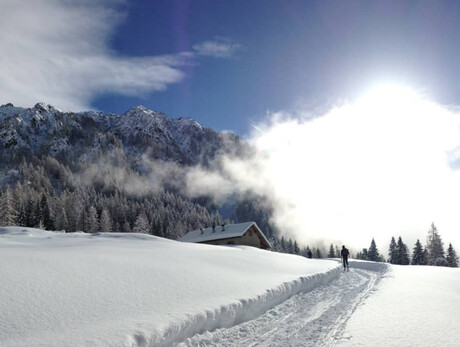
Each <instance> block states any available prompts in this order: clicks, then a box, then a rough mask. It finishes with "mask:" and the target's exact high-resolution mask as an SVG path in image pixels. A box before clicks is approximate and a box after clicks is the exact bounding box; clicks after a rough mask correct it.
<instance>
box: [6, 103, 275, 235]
mask: <svg viewBox="0 0 460 347" xmlns="http://www.w3.org/2000/svg"><path fill="white" fill-rule="evenodd" d="M250 152H251V148H250V146H249V144H247V143H246V142H245V141H244V140H243V139H240V138H239V137H237V136H235V135H234V134H232V133H219V132H216V131H214V130H212V129H209V128H205V127H203V126H202V125H201V124H199V123H198V122H196V121H195V120H193V119H190V118H177V119H171V118H168V117H167V116H166V115H165V114H163V113H161V112H157V111H153V110H149V109H147V108H145V107H143V106H136V107H133V108H131V109H130V110H128V111H127V112H126V113H123V114H121V115H117V114H111V113H110V114H103V113H101V112H94V111H88V112H62V111H60V110H58V109H57V108H55V107H53V106H50V105H46V104H43V103H39V104H36V105H35V106H34V107H32V108H22V107H15V106H13V105H12V104H6V105H2V106H0V225H19V226H25V227H43V228H46V229H56V228H57V229H59V230H66V231H79V230H82V231H85V232H95V231H104V230H105V231H125V232H130V231H133V230H137V231H140V232H145V233H150V234H152V235H158V236H164V237H169V238H173V239H175V238H177V237H180V236H182V235H183V233H184V232H186V231H188V230H195V229H197V228H199V227H208V226H210V225H211V224H212V223H215V224H220V223H222V222H223V221H224V220H223V218H232V219H233V220H234V221H248V220H254V221H256V222H257V223H258V225H259V226H260V227H262V228H264V231H265V232H266V233H267V235H268V236H272V235H273V232H272V228H271V227H270V226H269V225H268V221H269V219H270V214H269V213H268V212H266V211H265V208H264V207H262V206H263V204H261V203H258V201H256V199H251V200H245V201H238V200H237V199H232V201H231V202H230V203H227V204H226V205H224V206H218V205H216V204H215V203H214V202H213V199H212V198H211V197H209V196H200V197H196V196H193V197H190V196H189V195H188V192H187V189H186V184H185V178H186V173H187V170H188V169H190V168H191V167H195V166H197V165H200V166H203V167H206V168H209V169H211V168H212V169H218V166H219V165H220V164H219V157H220V155H221V154H225V153H231V154H232V155H240V156H241V155H246V154H247V153H250ZM223 207H225V208H223ZM221 212H224V213H225V215H224V217H222V216H221V214H220V213H221Z"/></svg>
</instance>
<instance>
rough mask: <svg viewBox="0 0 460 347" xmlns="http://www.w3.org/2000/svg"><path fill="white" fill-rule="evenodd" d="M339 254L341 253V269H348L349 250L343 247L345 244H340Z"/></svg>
mask: <svg viewBox="0 0 460 347" xmlns="http://www.w3.org/2000/svg"><path fill="white" fill-rule="evenodd" d="M340 255H341V257H342V261H343V269H344V270H347V269H349V266H348V256H349V255H350V252H348V249H347V248H346V247H345V245H343V246H342V250H341V251H340Z"/></svg>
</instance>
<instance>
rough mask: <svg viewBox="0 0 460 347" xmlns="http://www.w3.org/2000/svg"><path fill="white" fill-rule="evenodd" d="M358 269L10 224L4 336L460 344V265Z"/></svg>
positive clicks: (37, 340) (107, 342)
mask: <svg viewBox="0 0 460 347" xmlns="http://www.w3.org/2000/svg"><path fill="white" fill-rule="evenodd" d="M351 267H352V269H351V271H350V272H345V273H344V272H343V271H342V270H341V268H340V264H339V263H338V262H337V261H335V260H310V259H305V258H302V257H299V256H293V255H286V254H277V253H273V252H268V251H262V250H258V249H254V248H250V247H221V246H208V245H198V244H189V243H180V242H175V241H170V240H165V239H162V238H158V237H153V236H149V235H142V234H95V235H90V234H83V233H74V234H64V233H54V232H49V231H43V230H37V229H28V228H19V227H8V228H3V227H0V278H1V281H0V346H137V345H141V346H149V345H151V346H171V345H173V346H174V345H179V346H216V345H217V346H333V345H338V346H370V345H373V346H379V345H381V346H384V345H385V346H411V345H413V346H433V345H438V346H441V345H442V346H457V345H458V341H459V340H460V335H459V332H458V326H460V315H459V314H458V312H460V276H459V275H460V270H459V269H448V268H431V267H398V266H389V267H388V266H386V265H385V264H378V263H370V262H359V261H353V262H351ZM387 268H389V270H388V271H387ZM456 328H457V329H456Z"/></svg>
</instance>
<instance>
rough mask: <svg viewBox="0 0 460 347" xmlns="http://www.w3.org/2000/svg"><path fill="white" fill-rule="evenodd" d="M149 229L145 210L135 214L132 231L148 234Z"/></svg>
mask: <svg viewBox="0 0 460 347" xmlns="http://www.w3.org/2000/svg"><path fill="white" fill-rule="evenodd" d="M149 230H150V225H149V220H148V219H147V216H146V214H145V212H144V211H142V212H141V213H139V215H138V216H137V219H136V222H135V223H134V228H133V232H134V233H142V234H148V232H149Z"/></svg>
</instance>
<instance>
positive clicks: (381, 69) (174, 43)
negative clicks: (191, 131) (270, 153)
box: [94, 0, 460, 133]
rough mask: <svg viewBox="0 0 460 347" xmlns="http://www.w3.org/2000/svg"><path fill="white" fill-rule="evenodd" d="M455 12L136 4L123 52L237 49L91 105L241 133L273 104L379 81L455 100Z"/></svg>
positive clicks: (333, 4)
mask: <svg viewBox="0 0 460 347" xmlns="http://www.w3.org/2000/svg"><path fill="white" fill-rule="evenodd" d="M459 10H460V9H459V4H458V3H456V2H454V1H452V2H448V1H447V2H434V1H421V2H420V1H375V2H372V1H343V2H339V1H203V0H201V1H136V2H133V3H132V4H131V5H128V6H125V7H124V11H126V14H127V17H126V20H125V21H124V22H123V24H122V25H121V26H120V27H118V28H117V30H116V32H115V36H114V37H113V38H112V40H111V42H112V47H113V49H115V50H116V52H117V53H118V54H122V55H128V56H130V55H133V56H142V55H161V54H177V53H179V52H183V51H189V50H191V49H192V47H193V45H195V44H197V43H199V42H203V41H206V40H214V39H215V37H225V38H227V39H229V40H231V41H232V42H234V43H237V44H239V45H241V49H240V50H237V51H236V52H235V53H234V54H233V55H232V56H231V57H229V58H227V59H215V58H212V57H202V58H201V59H197V60H196V61H194V63H193V64H192V65H190V66H187V67H186V68H184V69H183V71H184V72H185V77H184V79H183V80H182V81H181V82H180V83H177V84H173V85H171V86H169V87H168V88H167V89H166V90H165V91H162V92H155V93H149V94H148V95H145V96H144V97H142V98H137V97H133V98H130V97H125V98H120V97H119V96H115V97H113V96H107V97H104V98H100V99H98V100H96V101H95V103H94V105H96V106H97V107H99V108H101V109H103V110H106V111H114V112H123V111H124V110H126V109H127V108H128V107H129V106H131V105H133V104H137V103H142V104H144V105H145V106H147V107H150V108H153V109H157V110H160V111H163V112H165V113H166V114H168V115H170V116H173V117H178V116H189V117H192V118H196V119H197V120H199V121H200V122H202V123H203V124H204V125H206V126H210V127H213V128H215V129H218V130H222V129H231V130H235V131H236V132H238V133H244V132H245V131H246V130H247V128H248V127H249V123H248V121H250V120H252V121H257V120H260V118H262V117H264V115H265V113H266V111H267V110H270V111H278V110H291V111H295V110H296V109H298V108H316V107H321V106H323V105H326V106H327V105H329V104H331V103H336V102H340V100H342V99H344V98H345V99H349V98H353V97H355V96H356V95H359V94H360V93H362V92H363V91H364V90H365V89H366V88H368V87H369V85H372V84H374V83H379V82H380V81H385V82H386V81H389V82H392V83H404V84H408V85H409V86H411V87H413V88H415V89H418V90H422V91H423V92H425V93H428V94H429V95H430V96H431V97H432V98H435V99H437V100H438V101H440V102H444V103H456V102H459V100H458V95H460V93H459V91H460V90H459V87H458V83H457V81H458V77H459V68H458V67H457V65H458V64H456V61H457V57H458V53H459V51H458V49H459V44H460V37H459V35H460V25H459V24H458V21H457V16H458V14H459V13H460V12H459Z"/></svg>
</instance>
